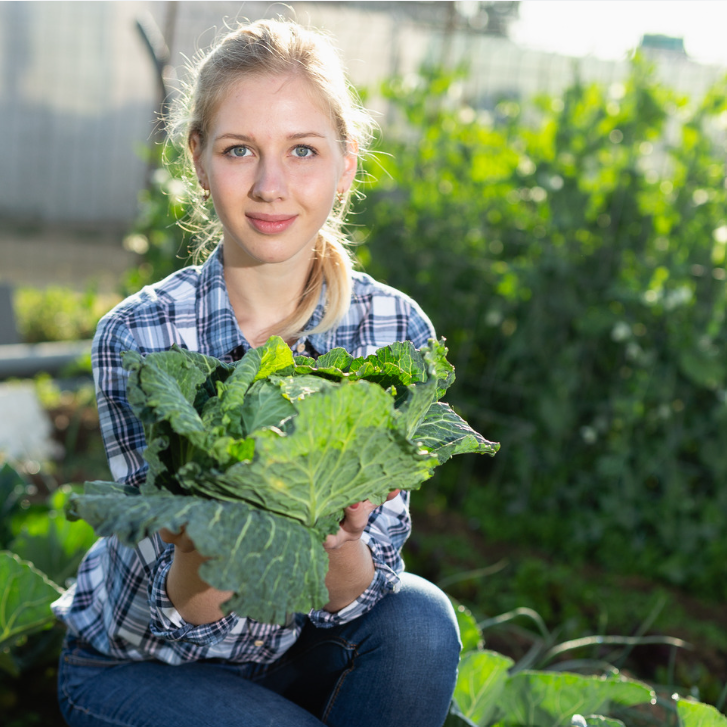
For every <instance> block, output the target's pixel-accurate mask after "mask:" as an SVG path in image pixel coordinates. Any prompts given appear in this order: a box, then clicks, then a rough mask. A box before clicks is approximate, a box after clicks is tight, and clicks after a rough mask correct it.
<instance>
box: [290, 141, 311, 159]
mask: <svg viewBox="0 0 727 727" xmlns="http://www.w3.org/2000/svg"><path fill="white" fill-rule="evenodd" d="M293 156H295V157H297V158H298V159H307V158H308V157H312V156H315V151H314V150H313V149H311V147H309V146H304V145H302V144H301V145H300V146H296V147H295V149H293Z"/></svg>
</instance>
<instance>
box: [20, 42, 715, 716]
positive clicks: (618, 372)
mask: <svg viewBox="0 0 727 727" xmlns="http://www.w3.org/2000/svg"><path fill="white" fill-rule="evenodd" d="M466 74H467V71H466V69H464V68H462V69H458V70H456V71H451V72H444V71H441V70H438V69H434V68H423V69H422V70H421V71H420V73H419V75H418V76H416V77H414V76H407V77H406V78H392V79H390V80H389V81H388V82H387V83H386V84H385V86H384V88H383V93H384V95H385V97H386V98H387V99H388V100H389V102H390V104H391V109H392V114H391V118H387V121H386V124H385V129H384V133H383V134H381V135H380V137H379V139H378V140H377V146H376V152H375V154H373V155H372V156H370V157H369V158H368V159H366V160H365V163H364V170H363V171H364V175H363V185H362V191H363V193H364V196H363V198H362V199H361V200H360V201H358V202H357V204H356V205H355V206H354V211H353V213H352V214H351V216H350V220H349V222H350V224H349V232H350V235H351V238H352V240H353V241H354V243H355V252H356V254H357V257H358V259H359V261H360V264H361V267H362V269H364V270H365V271H366V272H369V273H371V274H372V275H373V276H374V277H376V278H378V279H380V280H382V281H384V282H387V283H389V284H391V285H393V286H395V287H397V288H399V289H401V290H403V291H405V292H407V293H408V294H410V295H411V296H412V297H413V298H415V299H416V300H417V301H418V302H419V303H420V304H421V305H422V307H423V308H424V310H425V311H426V312H427V313H428V314H429V315H430V317H431V318H432V321H433V323H434V325H435V327H436V329H437V332H438V334H439V335H443V336H445V337H446V338H447V345H448V346H449V349H450V354H449V358H450V360H451V361H452V362H453V363H454V365H455V367H456V371H457V382H456V383H455V385H454V387H453V388H452V389H451V390H450V393H449V396H448V400H449V401H450V403H452V404H453V405H454V406H455V408H456V409H457V410H458V411H459V412H460V413H461V414H462V415H463V416H464V417H465V418H466V419H467V420H468V421H470V423H471V424H472V425H473V426H474V427H475V428H477V429H478V430H479V431H481V432H482V433H483V434H484V435H485V436H487V437H488V438H489V439H493V440H496V441H500V442H501V444H502V447H501V450H500V452H499V453H498V455H497V456H496V457H495V458H494V459H492V460H490V459H489V458H476V457H460V458H458V459H459V461H458V462H454V461H453V462H451V463H450V464H449V465H448V466H447V467H445V468H442V470H441V472H439V473H438V474H437V476H436V477H435V480H434V481H432V482H431V483H428V484H427V485H426V486H425V487H424V488H423V489H422V490H421V491H420V492H418V493H416V495H415V496H414V498H413V508H414V511H415V521H416V527H415V529H414V533H413V536H412V538H411V540H410V541H409V543H408V545H407V552H406V558H407V563H408V566H409V568H410V569H411V570H413V571H415V572H418V573H421V574H422V575H424V576H426V577H429V578H430V579H431V580H433V581H435V582H439V583H441V585H442V586H443V587H445V588H446V590H447V591H448V592H449V593H452V594H453V595H454V596H455V597H457V598H459V599H461V600H463V601H464V602H466V603H468V604H470V605H471V606H472V608H473V610H476V611H477V612H478V613H479V614H480V615H481V616H493V615H494V614H497V613H502V612H505V611H512V610H513V609H515V610H517V609H523V608H532V609H535V610H536V611H537V612H538V613H540V614H541V615H542V617H543V619H544V620H545V621H546V622H547V623H548V625H549V626H550V627H551V628H553V629H554V632H553V633H554V637H553V638H555V634H557V636H558V637H559V638H562V639H567V638H570V639H573V638H576V637H579V636H582V635H583V634H584V633H588V634H599V633H601V634H602V633H607V632H608V633H621V634H624V633H629V634H637V635H638V636H643V635H644V634H647V633H653V632H654V631H655V630H656V631H661V632H664V630H666V631H667V632H668V633H670V634H674V635H678V636H680V637H682V638H685V639H688V640H691V641H692V642H694V643H696V644H697V646H698V649H699V653H698V654H695V655H692V656H690V655H689V654H688V653H687V652H680V657H679V660H677V659H676V658H675V656H674V651H673V650H672V651H671V652H670V651H669V650H666V649H665V648H664V647H661V646H658V647H657V646H655V647H653V648H652V647H650V648H651V651H648V652H647V651H645V650H644V649H643V648H642V649H634V650H633V652H632V651H629V653H628V662H627V667H628V668H630V669H631V670H632V671H633V672H634V673H636V674H637V675H638V676H640V677H641V678H646V679H650V680H652V681H654V682H657V683H661V684H668V685H670V687H672V686H678V685H681V687H680V688H683V687H684V685H688V686H690V687H691V689H692V693H693V694H694V696H701V697H702V698H703V699H705V700H707V701H711V702H712V703H716V704H717V705H718V706H719V707H721V706H722V704H723V702H724V700H725V697H726V696H727V691H726V690H725V688H724V685H725V682H726V681H727V657H726V655H727V618H725V617H724V616H723V615H722V610H723V609H722V608H721V605H720V604H721V602H722V601H723V599H724V597H725V595H727V586H726V585H725V582H724V579H723V578H722V577H721V576H722V572H723V564H724V562H725V558H726V557H727V540H726V539H725V538H724V533H725V532H727V507H725V505H727V487H725V485H724V481H725V474H727V446H725V445H724V434H723V431H724V430H723V427H724V425H725V423H726V421H727V368H726V366H727V364H726V363H725V362H726V361H727V358H726V357H725V345H726V343H727V339H726V333H725V320H724V319H725V306H726V305H727V299H726V298H725V295H726V292H727V291H726V290H725V285H726V284H727V281H726V280H725V279H726V277H727V275H726V272H725V271H726V268H725V263H726V262H727V258H726V251H727V211H726V210H727V206H726V205H725V201H726V200H725V196H726V195H727V189H726V187H725V156H726V154H725V152H726V150H727V146H726V145H725V140H726V138H727V135H726V134H725V129H727V80H725V81H724V82H722V83H720V84H718V85H717V86H716V87H715V88H713V89H712V91H711V92H710V93H709V94H707V96H706V97H704V98H701V99H699V100H696V99H691V98H688V97H685V96H681V95H679V94H677V93H675V92H673V91H671V90H670V89H669V88H668V87H666V86H665V85H664V84H663V83H662V82H659V81H658V80H657V78H656V75H655V71H654V69H653V68H652V67H651V66H650V65H649V64H648V63H647V62H646V61H644V60H643V59H641V58H639V57H638V56H637V57H635V58H634V59H633V62H632V66H631V72H630V75H629V77H628V79H627V80H626V81H625V82H624V83H619V84H612V85H610V86H604V85H599V84H590V83H589V84H586V83H583V82H581V81H579V80H578V75H577V71H576V76H575V78H576V80H575V81H574V83H573V84H572V85H571V87H570V88H569V89H568V90H567V91H566V93H565V94H564V95H563V96H561V97H542V98H538V99H535V100H534V101H533V102H532V103H524V102H522V101H514V100H511V99H502V100H500V101H498V102H496V103H494V104H492V106H491V108H489V109H479V108H472V107H470V106H469V105H468V104H467V102H466V99H463V97H462V92H461V90H462V81H463V79H465V78H466ZM167 153H168V154H170V155H172V158H171V160H170V161H171V167H170V168H169V169H167V168H164V167H162V166H160V165H161V150H159V149H158V150H156V151H154V152H152V156H151V157H150V158H149V159H148V162H149V164H150V166H151V167H152V168H155V167H156V171H154V172H153V173H152V174H151V176H150V180H151V181H150V185H149V187H148V189H146V190H144V191H143V192H142V194H141V196H140V215H139V218H138V220H137V223H136V225H135V227H134V229H133V230H131V231H130V233H129V235H128V237H127V238H126V240H125V246H126V247H127V249H128V250H131V251H132V252H135V253H136V254H137V255H138V260H139V265H138V266H136V267H134V268H133V269H131V270H129V271H128V273H127V275H126V276H125V277H124V280H123V281H122V282H121V284H120V287H119V291H118V297H114V298H113V299H112V298H106V299H102V298H101V297H100V296H98V295H97V294H96V293H95V292H94V291H93V290H89V291H87V293H84V294H79V293H72V292H70V291H65V292H63V291H57V290H49V291H45V292H40V291H22V290H21V291H20V293H19V296H18V297H16V306H17V308H18V317H19V321H20V328H21V329H22V331H23V333H24V335H25V337H26V340H28V341H33V340H60V339H63V338H85V337H89V336H90V335H92V331H93V328H94V326H95V324H96V321H97V320H98V317H99V316H100V315H101V314H102V313H103V312H105V310H107V309H108V308H109V307H110V306H111V305H113V303H114V302H115V300H117V299H120V297H121V296H122V295H128V294H129V293H132V292H134V291H136V290H138V289H139V288H140V287H141V286H143V285H145V284H148V283H151V282H154V281H156V280H159V279H161V278H163V277H164V276H166V275H168V274H169V273H170V272H172V271H174V270H175V269H178V268H179V267H182V266H183V265H185V264H188V262H189V257H188V248H189V245H190V243H191V242H192V238H191V235H190V233H188V232H185V231H184V226H185V225H184V222H185V220H186V219H187V218H188V212H189V197H188V196H187V195H188V192H187V191H186V190H185V188H184V186H183V185H182V183H181V182H179V181H178V179H177V176H176V174H177V172H178V162H177V161H175V159H174V157H173V152H172V151H171V150H168V152H167ZM179 222H181V223H182V226H180V225H179V224H178V223H179ZM64 297H65V299H64ZM39 391H40V392H41V393H42V394H43V397H44V399H47V400H48V402H47V408H48V409H49V411H50V412H51V416H52V418H53V421H54V423H55V424H56V425H57V426H56V430H57V431H56V435H57V437H58V438H59V440H60V441H63V442H64V443H66V444H68V443H69V442H70V443H71V445H72V446H71V447H70V449H69V452H71V454H73V451H75V449H77V447H76V444H75V443H76V442H77V441H78V442H79V443H80V444H81V445H82V447H81V450H79V453H78V457H76V458H75V459H74V457H73V456H71V458H70V459H69V462H71V464H70V465H69V466H68V467H65V468H64V467H63V466H61V467H60V469H59V471H58V472H57V473H56V474H55V475H54V477H55V479H56V480H57V482H58V483H61V482H68V481H70V480H73V481H79V480H80V479H83V478H84V476H85V478H86V479H94V478H99V479H104V478H105V477H107V474H106V465H105V462H104V461H103V454H102V449H101V445H100V441H98V438H97V437H96V439H94V438H93V436H91V435H92V431H91V430H92V428H93V426H94V421H92V420H93V412H92V409H93V407H92V401H91V400H90V399H89V394H88V392H87V391H86V392H81V394H78V393H76V394H73V395H71V394H70V393H69V392H63V393H61V392H59V391H58V390H57V389H54V387H53V385H51V384H50V383H49V382H48V380H47V379H41V380H40V381H39ZM64 397H65V398H64ZM74 397H75V399H74ZM79 397H80V398H79ZM76 399H77V400H78V401H76ZM51 400H52V401H51ZM74 402H75V403H74ZM79 432H80V435H79ZM89 452H90V453H91V455H90V459H88V463H87V464H88V466H87V468H86V471H84V470H83V464H82V462H83V461H85V460H83V457H87V458H88V457H89V455H88V453H89ZM69 467H70V469H69ZM69 472H72V474H70V476H69ZM37 479H38V478H37V477H36V478H35V479H34V480H33V481H37ZM40 484H43V483H40ZM50 489H51V490H52V485H51V486H50ZM44 507H47V508H49V509H50V510H52V511H53V512H55V510H54V507H55V506H54V505H53V503H52V502H51V501H50V500H49V501H48V502H47V503H46V504H45V505H44ZM29 522H30V521H29ZM51 525H52V528H56V527H57V524H53V523H52V524H51ZM28 527H29V528H30V526H28ZM59 532H60V531H59ZM33 535H34V533H33V532H31V530H30V529H29V530H28V531H27V534H25V535H23V536H22V537H21V536H20V534H19V533H18V534H17V535H14V537H15V538H16V539H17V543H19V544H20V545H23V544H24V543H30V545H32V542H33V541H32V538H31V536H33ZM29 539H30V540H29ZM6 540H9V538H6ZM30 545H29V546H28V547H30ZM23 547H25V545H23ZM69 562H70V560H69ZM493 563H495V564H496V565H494V566H493V565H492V564H493ZM483 564H484V565H485V567H484V568H483V567H482V566H483ZM468 569H470V570H468ZM515 620H517V619H515ZM504 628H505V627H504V626H503V629H504ZM523 633H524V632H523V629H522V628H521V627H519V626H512V625H510V626H508V628H507V629H505V630H503V631H501V632H498V631H497V629H494V630H491V631H490V632H489V633H488V644H489V647H490V648H495V649H497V650H500V651H502V652H503V653H507V654H509V655H511V656H513V657H514V658H516V657H518V656H522V655H523V654H518V650H519V649H522V651H523V653H524V654H526V653H527V652H528V650H529V649H530V648H531V646H530V641H531V640H532V635H530V636H528V637H527V638H525V637H524V636H523ZM589 654H590V655H591V656H593V657H594V658H595V656H596V655H597V654H596V651H594V650H593V649H592V648H591V649H590V651H589ZM599 655H600V656H603V654H600V652H599ZM604 658H605V657H604ZM624 660H626V657H624ZM624 663H626V661H625V662H624Z"/></svg>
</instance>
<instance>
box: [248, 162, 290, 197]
mask: <svg viewBox="0 0 727 727" xmlns="http://www.w3.org/2000/svg"><path fill="white" fill-rule="evenodd" d="M286 193H287V184H286V181H285V169H284V168H283V165H282V164H281V163H280V162H279V161H278V160H276V159H274V158H270V157H267V158H265V157H263V158H261V159H260V161H259V162H258V165H257V169H256V171H255V180H254V182H253V185H252V188H251V189H250V196H251V197H252V198H253V199H256V200H258V201H262V202H275V201H276V200H278V199H284V198H285V196H286Z"/></svg>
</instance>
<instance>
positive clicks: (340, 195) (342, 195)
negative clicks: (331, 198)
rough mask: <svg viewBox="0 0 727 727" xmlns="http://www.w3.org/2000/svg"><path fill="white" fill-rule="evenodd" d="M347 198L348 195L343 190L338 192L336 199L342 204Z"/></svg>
mask: <svg viewBox="0 0 727 727" xmlns="http://www.w3.org/2000/svg"><path fill="white" fill-rule="evenodd" d="M345 198H346V195H345V194H344V193H343V192H336V201H337V202H338V204H341V203H342V202H343V200H344V199H345Z"/></svg>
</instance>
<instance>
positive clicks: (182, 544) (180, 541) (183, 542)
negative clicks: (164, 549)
mask: <svg viewBox="0 0 727 727" xmlns="http://www.w3.org/2000/svg"><path fill="white" fill-rule="evenodd" d="M159 537H161V539H162V540H163V541H164V542H165V543H174V550H175V553H176V552H177V551H178V550H179V551H181V552H182V553H191V552H192V551H193V550H196V547H195V545H194V543H193V542H192V538H190V537H189V535H187V529H186V528H185V527H184V525H182V527H181V529H180V530H179V532H178V533H175V532H172V531H171V530H167V528H162V529H161V530H160V531H159Z"/></svg>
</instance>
